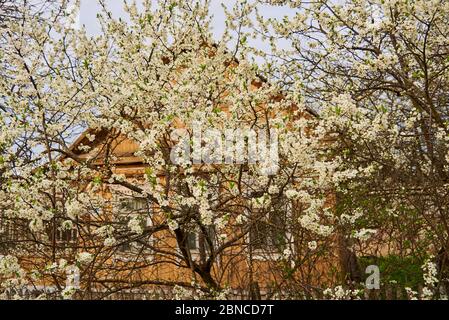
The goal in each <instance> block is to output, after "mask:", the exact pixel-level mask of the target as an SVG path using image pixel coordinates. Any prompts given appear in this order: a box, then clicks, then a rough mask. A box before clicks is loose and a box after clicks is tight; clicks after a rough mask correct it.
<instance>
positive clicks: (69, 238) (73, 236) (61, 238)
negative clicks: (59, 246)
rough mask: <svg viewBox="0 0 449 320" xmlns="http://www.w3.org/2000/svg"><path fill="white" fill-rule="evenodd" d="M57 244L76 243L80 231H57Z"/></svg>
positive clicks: (73, 229)
mask: <svg viewBox="0 0 449 320" xmlns="http://www.w3.org/2000/svg"><path fill="white" fill-rule="evenodd" d="M55 238H56V242H60V243H74V242H76V240H77V239H78V230H77V229H75V228H72V229H68V230H67V229H58V230H56V235H55Z"/></svg>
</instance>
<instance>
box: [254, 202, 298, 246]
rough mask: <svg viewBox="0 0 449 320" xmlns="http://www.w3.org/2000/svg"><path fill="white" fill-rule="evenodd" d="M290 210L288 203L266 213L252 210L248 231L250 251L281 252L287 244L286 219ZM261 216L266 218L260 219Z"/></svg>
mask: <svg viewBox="0 0 449 320" xmlns="http://www.w3.org/2000/svg"><path fill="white" fill-rule="evenodd" d="M291 210H292V206H291V203H290V202H286V203H284V204H283V205H280V206H276V205H275V209H274V210H272V211H270V212H268V213H264V212H260V211H258V210H254V209H253V214H254V222H253V224H252V225H251V227H250V230H249V244H250V246H251V249H252V250H255V251H262V250H263V251H267V252H273V253H279V252H282V250H284V249H285V247H286V245H287V244H288V242H289V230H288V228H287V218H288V216H289V215H290V213H291ZM259 215H260V216H259ZM262 215H263V216H264V217H266V218H261V216H262Z"/></svg>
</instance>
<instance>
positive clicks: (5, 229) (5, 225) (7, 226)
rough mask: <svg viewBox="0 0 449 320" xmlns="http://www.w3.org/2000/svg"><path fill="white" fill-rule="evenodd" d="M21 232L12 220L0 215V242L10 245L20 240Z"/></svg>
mask: <svg viewBox="0 0 449 320" xmlns="http://www.w3.org/2000/svg"><path fill="white" fill-rule="evenodd" d="M20 234H21V232H20V230H19V228H18V227H17V226H15V225H14V223H13V221H10V220H7V219H6V218H5V217H0V244H1V245H11V244H12V243H14V242H17V241H19V240H20V238H21V236H20Z"/></svg>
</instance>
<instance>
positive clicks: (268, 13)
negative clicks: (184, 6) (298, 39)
mask: <svg viewBox="0 0 449 320" xmlns="http://www.w3.org/2000/svg"><path fill="white" fill-rule="evenodd" d="M106 2H107V4H108V6H109V9H110V11H111V12H112V14H113V15H114V16H115V17H119V16H122V17H125V14H124V12H123V0H107V1H106ZM235 2H236V0H226V1H224V0H212V1H211V8H210V12H211V14H213V25H212V27H213V30H212V31H213V33H214V35H216V36H217V37H219V36H220V35H221V34H222V32H223V29H224V25H225V24H224V20H225V15H224V11H223V8H222V3H225V4H226V6H229V7H231V6H232V5H233V4H234V3H235ZM98 11H99V5H98V3H97V0H81V9H80V17H79V21H80V23H81V24H82V25H85V26H86V28H87V30H88V32H89V33H90V34H95V33H98V32H99V26H98V23H97V22H96V14H97V13H98ZM260 12H261V14H262V15H263V16H265V17H273V18H276V17H277V18H282V17H283V16H285V15H291V14H292V10H291V9H289V8H286V7H273V6H265V7H261V10H260ZM254 45H256V46H258V47H259V48H260V47H266V45H265V44H264V43H262V42H260V41H259V42H257V41H256V42H255V43H254ZM266 48H267V47H266Z"/></svg>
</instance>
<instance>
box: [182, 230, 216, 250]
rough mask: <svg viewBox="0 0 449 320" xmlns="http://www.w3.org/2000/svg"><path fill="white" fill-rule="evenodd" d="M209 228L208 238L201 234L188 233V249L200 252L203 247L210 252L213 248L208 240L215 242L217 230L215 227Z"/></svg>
mask: <svg viewBox="0 0 449 320" xmlns="http://www.w3.org/2000/svg"><path fill="white" fill-rule="evenodd" d="M206 228H207V238H206V237H205V235H204V234H203V233H201V232H192V231H190V232H187V239H186V240H187V241H186V242H187V248H188V249H189V250H191V251H199V249H200V248H201V247H204V248H205V251H206V252H210V251H211V250H210V249H211V248H210V245H209V243H208V239H209V240H210V241H211V242H212V243H214V242H215V230H214V227H213V226H209V227H206Z"/></svg>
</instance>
